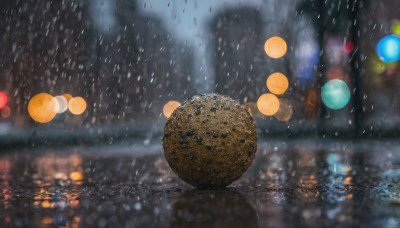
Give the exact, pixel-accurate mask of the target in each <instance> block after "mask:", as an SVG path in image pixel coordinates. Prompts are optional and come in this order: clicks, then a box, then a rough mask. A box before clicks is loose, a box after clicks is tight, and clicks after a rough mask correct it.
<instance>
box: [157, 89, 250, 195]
mask: <svg viewBox="0 0 400 228" xmlns="http://www.w3.org/2000/svg"><path fill="white" fill-rule="evenodd" d="M163 147H164V153H165V157H166V159H167V161H168V163H169V165H170V166H171V168H172V170H173V171H174V172H175V173H176V174H177V175H178V176H179V177H180V178H181V179H183V180H184V181H186V182H187V183H189V184H191V185H193V186H197V187H200V188H205V187H224V186H227V185H229V184H230V183H232V182H233V181H234V180H236V179H238V178H239V177H240V176H241V175H242V174H243V173H244V172H245V171H246V170H247V168H248V167H249V166H250V165H251V163H252V161H253V159H254V156H255V153H256V150H257V133H256V126H255V125H254V123H253V120H252V118H251V116H250V114H249V113H248V112H247V111H246V110H245V109H244V108H243V107H242V106H240V105H239V104H238V103H236V102H235V101H233V100H232V99H231V98H229V97H227V96H220V95H217V94H208V95H201V96H194V97H192V98H189V99H188V100H187V101H185V102H184V103H183V104H182V105H181V106H179V107H178V108H177V109H176V110H175V111H174V112H173V113H172V115H171V117H170V118H169V119H168V122H167V124H166V125H165V128H164V136H163Z"/></svg>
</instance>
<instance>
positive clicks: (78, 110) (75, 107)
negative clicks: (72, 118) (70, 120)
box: [68, 97, 86, 115]
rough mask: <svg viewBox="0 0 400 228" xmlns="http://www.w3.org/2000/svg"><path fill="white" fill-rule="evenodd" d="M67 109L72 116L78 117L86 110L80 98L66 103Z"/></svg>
mask: <svg viewBox="0 0 400 228" xmlns="http://www.w3.org/2000/svg"><path fill="white" fill-rule="evenodd" d="M68 109H69V111H70V112H71V113H72V114H74V115H80V114H82V113H83V112H84V111H85V110H86V101H85V99H83V98H82V97H74V98H71V100H69V102H68Z"/></svg>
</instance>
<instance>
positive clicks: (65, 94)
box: [61, 93, 72, 102]
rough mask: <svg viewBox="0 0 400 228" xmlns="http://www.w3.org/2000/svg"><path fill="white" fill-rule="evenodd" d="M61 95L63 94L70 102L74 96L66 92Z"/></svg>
mask: <svg viewBox="0 0 400 228" xmlns="http://www.w3.org/2000/svg"><path fill="white" fill-rule="evenodd" d="M61 96H63V97H64V98H65V99H67V101H68V102H69V100H71V99H72V96H71V95H70V94H68V93H64V94H63V95H61Z"/></svg>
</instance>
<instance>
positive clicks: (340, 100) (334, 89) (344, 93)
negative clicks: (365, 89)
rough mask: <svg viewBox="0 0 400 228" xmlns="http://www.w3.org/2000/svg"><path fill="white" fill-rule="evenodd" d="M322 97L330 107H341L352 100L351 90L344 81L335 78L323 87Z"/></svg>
mask: <svg viewBox="0 0 400 228" xmlns="http://www.w3.org/2000/svg"><path fill="white" fill-rule="evenodd" d="M321 97H322V101H323V102H324V104H325V105H326V106H327V107H328V108H331V109H341V108H343V107H344V106H346V105H347V103H348V102H349V100H350V90H349V87H348V86H347V84H346V83H345V82H344V81H342V80H339V79H333V80H330V81H328V82H327V83H325V85H324V86H323V87H322V91H321Z"/></svg>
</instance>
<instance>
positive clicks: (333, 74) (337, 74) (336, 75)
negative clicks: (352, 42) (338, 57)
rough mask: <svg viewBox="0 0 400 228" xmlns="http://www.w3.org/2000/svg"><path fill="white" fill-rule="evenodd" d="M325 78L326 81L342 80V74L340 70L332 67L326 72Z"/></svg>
mask: <svg viewBox="0 0 400 228" xmlns="http://www.w3.org/2000/svg"><path fill="white" fill-rule="evenodd" d="M326 78H327V79H328V80H332V79H340V80H344V72H343V70H342V69H341V68H338V67H334V68H331V69H329V70H328V72H327V73H326Z"/></svg>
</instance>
